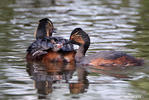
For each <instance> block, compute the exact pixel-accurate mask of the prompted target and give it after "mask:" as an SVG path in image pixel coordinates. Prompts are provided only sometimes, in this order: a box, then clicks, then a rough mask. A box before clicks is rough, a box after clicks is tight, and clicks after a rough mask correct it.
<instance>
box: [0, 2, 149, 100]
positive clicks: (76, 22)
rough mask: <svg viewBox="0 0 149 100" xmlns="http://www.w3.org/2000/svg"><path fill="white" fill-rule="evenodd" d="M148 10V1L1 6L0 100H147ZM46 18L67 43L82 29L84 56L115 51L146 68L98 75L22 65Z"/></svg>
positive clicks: (90, 70)
mask: <svg viewBox="0 0 149 100" xmlns="http://www.w3.org/2000/svg"><path fill="white" fill-rule="evenodd" d="M148 5H149V1H148V0H2V1H1V3H0V63H1V65H0V74H1V76H0V79H1V80H0V99H15V100H20V99H29V100H32V99H33V100H34V99H37V98H50V99H52V100H56V99H62V100H65V99H83V100H84V99H87V100H93V99H95V100H97V98H98V100H99V99H101V100H115V99H119V100H146V99H147V98H148V97H149V94H148V89H149V87H148V85H147V84H148V77H149V76H148V75H149V71H148V70H149V68H148V65H149V63H148V61H149V52H148V49H149V48H148V43H149V42H148V38H149V34H148V33H149V30H148V26H149V20H148V16H149V7H148ZM45 17H48V18H50V19H51V20H52V21H53V23H54V26H55V27H56V28H57V30H58V31H57V33H56V34H54V36H61V37H64V38H67V39H68V38H69V36H70V33H71V31H72V30H73V29H74V28H75V27H81V28H83V29H84V30H85V31H86V32H87V33H88V34H89V35H90V37H91V46H90V48H89V50H88V52H87V55H89V54H91V53H95V52H98V51H99V50H111V49H112V50H119V51H125V52H127V53H130V54H133V55H135V56H137V57H140V58H144V59H145V62H146V64H145V66H143V67H133V68H126V69H113V68H112V69H111V68H102V67H101V68H100V69H97V68H91V67H87V66H86V68H80V67H74V66H75V65H69V64H51V63H46V64H39V63H35V62H25V59H24V58H25V55H26V52H25V51H26V48H27V47H28V46H29V44H30V43H32V42H33V40H34V37H33V33H34V30H35V28H36V27H37V22H38V20H39V19H41V18H45ZM26 63H27V64H26ZM26 66H27V68H26ZM54 66H55V67H54ZM57 66H59V67H57ZM79 68H80V69H79ZM26 69H27V71H26ZM33 82H35V84H34V83H33Z"/></svg>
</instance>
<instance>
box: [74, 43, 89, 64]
mask: <svg viewBox="0 0 149 100" xmlns="http://www.w3.org/2000/svg"><path fill="white" fill-rule="evenodd" d="M88 47H89V46H87V45H80V46H79V49H78V50H77V52H76V55H75V60H76V62H80V61H81V59H82V58H83V57H84V56H85V53H86V51H87V49H88Z"/></svg>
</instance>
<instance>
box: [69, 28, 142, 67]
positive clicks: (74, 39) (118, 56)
mask: <svg viewBox="0 0 149 100" xmlns="http://www.w3.org/2000/svg"><path fill="white" fill-rule="evenodd" d="M70 42H71V43H73V44H77V45H79V49H78V50H77V53H76V55H75V60H76V62H77V63H80V64H83V65H92V66H140V65H142V64H143V60H142V59H137V58H135V57H133V56H131V55H129V54H126V53H124V52H121V51H100V52H98V53H95V54H93V55H89V56H86V57H85V53H86V51H87V49H88V48H89V45H90V38H89V36H88V35H87V33H86V32H84V31H83V30H82V29H81V28H76V29H74V30H73V31H72V33H71V36H70Z"/></svg>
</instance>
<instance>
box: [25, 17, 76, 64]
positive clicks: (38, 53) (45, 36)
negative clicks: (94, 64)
mask: <svg viewBox="0 0 149 100" xmlns="http://www.w3.org/2000/svg"><path fill="white" fill-rule="evenodd" d="M53 32H54V26H53V23H52V22H51V21H50V20H49V19H48V18H44V19H41V20H40V21H39V24H38V27H37V30H36V31H35V37H36V40H35V41H34V42H33V43H32V44H31V45H30V46H29V47H28V49H27V56H26V58H27V60H28V59H29V60H37V59H40V60H41V59H43V58H44V57H46V55H47V56H48V57H46V58H47V59H50V60H51V61H57V59H59V60H60V59H62V61H63V60H65V59H64V58H65V57H63V56H64V55H63V53H64V54H65V55H66V53H68V52H69V53H70V52H71V51H72V52H73V51H74V48H73V45H72V43H68V40H67V39H64V38H62V37H52V34H53ZM66 43H67V44H66ZM58 44H66V45H63V46H61V45H58ZM49 53H50V54H49ZM56 53H57V54H56ZM52 54H53V55H52ZM73 55H74V53H73ZM50 56H52V58H50ZM57 57H58V58H57ZM67 60H68V59H67Z"/></svg>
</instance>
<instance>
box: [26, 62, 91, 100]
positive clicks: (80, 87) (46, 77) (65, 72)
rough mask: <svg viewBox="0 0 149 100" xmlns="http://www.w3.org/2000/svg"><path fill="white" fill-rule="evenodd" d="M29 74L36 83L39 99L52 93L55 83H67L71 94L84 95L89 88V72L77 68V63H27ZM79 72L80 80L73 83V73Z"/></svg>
mask: <svg viewBox="0 0 149 100" xmlns="http://www.w3.org/2000/svg"><path fill="white" fill-rule="evenodd" d="M26 67H27V72H28V74H29V75H30V76H31V79H33V80H34V82H35V88H36V89H37V92H38V94H39V96H38V98H39V99H44V98H46V96H47V95H48V94H49V93H52V91H53V89H55V88H53V87H52V85H53V84H55V83H58V82H59V83H61V82H64V83H67V84H69V87H68V89H69V90H70V93H73V94H76V93H84V92H85V91H86V90H87V88H88V84H89V83H88V80H87V72H86V71H85V69H84V68H81V67H77V66H76V65H75V63H62V62H44V63H43V62H42V63H39V62H27V66H26ZM75 71H76V72H77V73H78V74H77V77H78V80H76V82H71V81H70V80H71V79H72V77H73V73H74V72H75Z"/></svg>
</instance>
